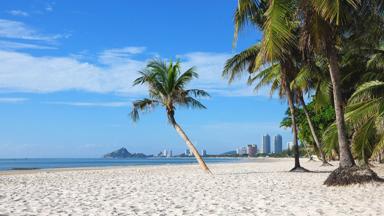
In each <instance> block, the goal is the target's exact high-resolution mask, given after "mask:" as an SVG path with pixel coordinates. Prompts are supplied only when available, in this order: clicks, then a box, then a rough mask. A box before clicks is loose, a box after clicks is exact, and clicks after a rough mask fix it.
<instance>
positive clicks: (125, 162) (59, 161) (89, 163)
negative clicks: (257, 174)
mask: <svg viewBox="0 0 384 216" xmlns="http://www.w3.org/2000/svg"><path fill="white" fill-rule="evenodd" d="M205 161H206V163H207V164H210V163H223V162H236V161H240V159H236V158H205ZM193 163H197V162H196V159H194V158H143V159H104V158H34V159H0V170H14V169H47V168H75V167H106V166H137V165H161V164H193Z"/></svg>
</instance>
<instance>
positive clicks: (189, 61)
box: [0, 47, 264, 97]
mask: <svg viewBox="0 0 384 216" xmlns="http://www.w3.org/2000/svg"><path fill="white" fill-rule="evenodd" d="M144 50H145V48H137V47H125V48H122V49H112V50H106V51H104V52H102V53H101V54H100V58H101V59H102V58H105V56H106V55H109V57H110V58H109V60H110V61H108V62H109V64H108V66H107V67H102V66H98V65H96V64H90V63H87V62H85V61H84V60H81V59H77V58H75V57H73V56H66V57H49V56H48V57H36V56H32V55H30V54H26V53H23V52H14V51H13V52H12V51H0V65H1V67H0V90H1V89H2V90H6V91H14V92H45V93H48V92H57V91H66V90H82V91H88V92H97V93H115V94H123V95H127V96H131V97H137V96H142V95H146V89H145V87H144V86H135V87H133V86H132V82H133V80H134V79H136V78H137V76H138V71H139V70H141V69H143V68H144V67H145V65H146V62H147V60H135V59H133V57H135V56H134V55H135V54H138V53H141V52H143V51H144ZM121 53H123V54H121ZM101 56H103V57H101ZM230 56H231V55H230V54H227V53H204V52H195V53H187V54H183V55H179V56H178V57H179V58H181V61H182V66H183V69H184V70H185V69H187V68H189V67H192V66H196V70H197V72H198V73H199V74H200V78H199V79H197V80H194V81H193V82H192V83H191V86H189V87H192V88H202V89H205V90H207V91H208V92H210V93H211V94H212V95H223V96H250V95H255V93H254V92H253V91H252V88H251V87H249V86H247V85H246V84H245V81H244V80H242V81H239V82H237V83H235V84H232V85H230V86H228V84H227V81H226V80H224V79H223V78H222V77H221V71H222V68H223V65H224V62H225V61H226V59H227V58H229V57H230ZM100 58H99V59H100ZM112 58H117V59H119V60H112ZM104 60H105V59H104ZM261 93H262V92H261ZM259 95H260V93H259ZM262 95H264V94H263V93H262Z"/></svg>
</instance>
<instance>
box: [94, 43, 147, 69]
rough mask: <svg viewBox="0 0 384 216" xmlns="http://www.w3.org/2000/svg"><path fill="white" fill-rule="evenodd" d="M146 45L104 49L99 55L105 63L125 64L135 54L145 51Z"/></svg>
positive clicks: (100, 59)
mask: <svg viewBox="0 0 384 216" xmlns="http://www.w3.org/2000/svg"><path fill="white" fill-rule="evenodd" d="M145 50H146V48H145V47H124V48H118V49H108V50H104V51H103V52H101V53H100V55H99V61H100V62H101V63H103V64H107V65H111V64H123V63H126V62H127V61H129V60H130V58H131V57H132V56H133V55H136V54H140V53H143V52H144V51H145Z"/></svg>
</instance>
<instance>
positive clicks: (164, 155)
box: [163, 149, 168, 157]
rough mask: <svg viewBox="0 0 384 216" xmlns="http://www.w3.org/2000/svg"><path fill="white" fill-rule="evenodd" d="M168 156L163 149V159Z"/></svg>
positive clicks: (166, 151)
mask: <svg viewBox="0 0 384 216" xmlns="http://www.w3.org/2000/svg"><path fill="white" fill-rule="evenodd" d="M167 156H168V150H167V149H164V150H163V157H167Z"/></svg>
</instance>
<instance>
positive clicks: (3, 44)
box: [0, 40, 57, 50]
mask: <svg viewBox="0 0 384 216" xmlns="http://www.w3.org/2000/svg"><path fill="white" fill-rule="evenodd" d="M18 49H57V48H56V47H52V46H45V45H38V44H31V43H20V42H13V41H4V40H0V50H18Z"/></svg>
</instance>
